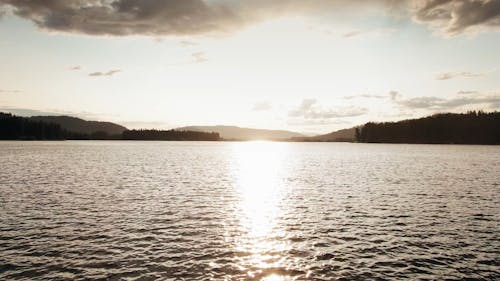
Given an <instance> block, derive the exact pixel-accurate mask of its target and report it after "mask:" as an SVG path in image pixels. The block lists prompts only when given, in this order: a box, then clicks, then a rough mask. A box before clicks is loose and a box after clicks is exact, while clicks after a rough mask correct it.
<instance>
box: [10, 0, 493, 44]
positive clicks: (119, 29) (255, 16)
mask: <svg viewBox="0 0 500 281" xmlns="http://www.w3.org/2000/svg"><path fill="white" fill-rule="evenodd" d="M2 5H4V6H3V7H2ZM6 5H8V6H6ZM373 9H385V10H387V11H388V12H390V13H396V12H397V13H399V14H400V15H403V16H407V15H410V16H411V15H413V18H414V19H415V21H417V22H419V23H424V24H429V25H431V26H433V27H435V28H438V29H439V30H441V31H443V32H444V33H446V34H458V33H462V32H464V31H466V30H468V29H469V28H471V27H476V28H480V27H491V26H500V17H499V15H500V1H498V0H360V1H352V0H314V1H304V0H273V1H269V0H252V1H234V0H44V1H42V0H39V1H33V0H0V11H5V10H11V11H12V13H14V14H16V15H18V16H20V17H23V18H26V19H29V20H31V21H32V22H34V23H35V24H36V25H37V26H39V27H40V28H43V29H46V30H52V31H61V32H69V33H83V34H89V35H116V36H126V35H147V36H165V35H196V34H206V33H211V32H230V31H233V30H235V29H238V28H241V27H243V26H245V25H247V24H250V23H255V22H258V21H262V20H266V19H270V18H276V17H280V16H283V15H309V16H316V17H318V18H325V16H327V15H330V16H332V15H335V14H336V13H337V14H340V13H344V14H349V15H355V14H356V13H359V14H362V11H369V10H373ZM361 33H363V32H360V31H352V32H349V33H346V34H344V36H345V37H353V36H357V35H359V34H361Z"/></svg>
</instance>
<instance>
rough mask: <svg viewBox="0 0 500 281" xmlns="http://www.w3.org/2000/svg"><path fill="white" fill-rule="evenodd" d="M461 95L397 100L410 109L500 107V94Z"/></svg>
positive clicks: (399, 103)
mask: <svg viewBox="0 0 500 281" xmlns="http://www.w3.org/2000/svg"><path fill="white" fill-rule="evenodd" d="M460 93H463V92H459V95H458V96H456V97H452V98H448V99H444V98H439V97H430V96H423V97H416V98H410V99H399V100H397V101H395V102H396V103H397V104H398V105H400V106H402V107H405V108H409V109H429V110H453V109H456V108H459V107H462V106H472V105H474V106H476V105H477V106H479V105H482V107H483V108H484V107H487V108H490V109H495V110H496V109H499V108H500V94H499V93H496V94H493V95H478V94H476V95H470V94H467V95H463V94H462V95H460Z"/></svg>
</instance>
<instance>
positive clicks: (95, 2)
mask: <svg viewBox="0 0 500 281" xmlns="http://www.w3.org/2000/svg"><path fill="white" fill-rule="evenodd" d="M0 4H8V5H10V6H11V7H12V8H13V12H14V14H16V15H18V16H20V17H23V18H26V19H29V20H31V21H33V22H34V23H35V24H36V25H37V26H38V27H40V28H43V29H46V30H52V31H62V32H69V33H83V34H89V35H118V36H124V35H134V34H140V35H148V36H158V35H182V34H202V33H207V32H210V31H218V30H224V29H226V28H227V27H233V26H235V25H238V22H239V21H240V19H239V18H238V17H237V16H236V15H235V14H234V12H233V11H232V10H231V9H230V8H229V7H228V6H227V5H226V4H225V3H224V1H212V2H208V1H203V0H86V1H83V0H50V1H29V0H0Z"/></svg>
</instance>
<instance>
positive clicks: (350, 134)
mask: <svg viewBox="0 0 500 281" xmlns="http://www.w3.org/2000/svg"><path fill="white" fill-rule="evenodd" d="M355 139H356V128H349V129H342V130H338V131H335V132H331V133H328V134H324V135H318V136H312V137H299V138H292V140H294V141H338V142H342V141H345V142H353V141H355Z"/></svg>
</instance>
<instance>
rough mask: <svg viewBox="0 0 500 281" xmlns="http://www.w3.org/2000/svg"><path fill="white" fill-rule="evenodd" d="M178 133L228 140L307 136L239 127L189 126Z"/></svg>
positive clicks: (179, 129) (278, 138)
mask: <svg viewBox="0 0 500 281" xmlns="http://www.w3.org/2000/svg"><path fill="white" fill-rule="evenodd" d="M175 130H177V131H199V132H216V133H219V135H220V136H221V137H222V138H223V139H226V140H286V139H290V138H299V137H305V135H303V134H300V133H296V132H292V131H285V130H266V129H252V128H242V127H237V126H225V125H217V126H187V127H180V128H176V129H175Z"/></svg>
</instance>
